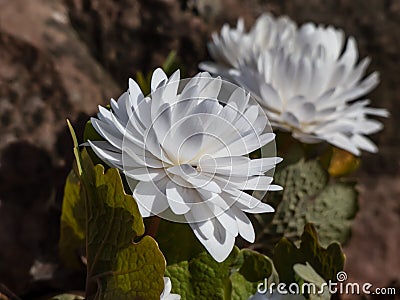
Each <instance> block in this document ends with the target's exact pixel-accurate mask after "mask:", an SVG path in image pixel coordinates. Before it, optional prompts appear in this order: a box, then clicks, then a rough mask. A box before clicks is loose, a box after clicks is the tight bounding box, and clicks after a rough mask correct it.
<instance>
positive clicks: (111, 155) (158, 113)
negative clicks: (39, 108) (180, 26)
mask: <svg viewBox="0 0 400 300" xmlns="http://www.w3.org/2000/svg"><path fill="white" fill-rule="evenodd" d="M181 85H182V84H181V82H180V73H179V70H178V71H177V72H175V73H174V74H173V75H172V76H171V77H170V78H169V79H168V78H167V76H166V75H165V74H164V72H163V71H162V70H161V69H157V70H155V72H154V73H153V76H152V81H151V89H152V93H151V95H150V96H149V97H145V96H144V95H143V94H142V91H141V90H140V88H139V86H138V85H137V83H136V82H135V81H133V80H130V81H129V90H128V92H126V93H124V94H123V95H122V96H121V97H120V98H119V100H118V101H117V102H116V101H114V100H111V108H112V110H111V111H110V110H107V109H105V108H103V107H99V110H100V111H99V114H98V119H97V118H92V119H91V121H92V124H93V127H94V128H95V129H96V131H97V132H98V133H99V134H100V135H101V136H102V137H103V138H104V139H105V140H106V141H89V144H90V146H91V147H92V149H93V150H94V151H95V153H96V154H97V155H98V156H99V157H100V158H102V159H103V160H104V161H105V162H106V163H108V164H109V165H110V166H113V167H117V168H119V169H120V170H122V171H123V173H124V174H125V175H126V177H127V180H128V182H130V184H131V187H134V189H133V196H134V198H135V199H136V200H137V203H138V206H139V209H140V212H141V214H142V216H143V217H148V216H151V215H160V216H162V217H168V218H172V220H181V221H183V222H187V223H189V224H190V226H191V228H192V229H193V231H194V233H195V235H196V237H197V238H198V239H199V240H200V242H201V243H202V244H203V245H204V246H205V247H206V249H207V250H208V251H209V253H210V254H211V255H212V256H213V257H214V258H215V259H216V260H217V261H223V260H224V259H225V258H226V257H227V256H228V255H229V253H230V252H231V250H232V248H233V246H234V242H235V237H236V236H237V235H241V236H242V237H243V238H244V239H246V240H247V241H249V242H253V241H254V238H255V233H254V229H253V226H252V224H251V222H250V220H249V218H248V217H247V215H246V214H245V213H264V212H272V211H273V209H272V207H270V206H269V205H267V204H265V203H262V202H261V201H260V200H258V199H257V198H255V197H253V196H251V195H249V194H248V193H246V192H244V190H255V191H258V190H262V191H267V190H280V189H281V187H279V186H276V185H272V184H271V182H272V180H273V178H272V177H269V176H266V175H264V173H265V172H267V171H269V170H271V169H273V168H274V167H275V165H276V163H278V162H279V161H280V160H281V159H279V158H277V157H267V158H260V159H256V160H250V159H249V158H248V157H247V156H246V155H247V154H248V153H250V152H252V151H254V150H256V149H259V148H261V147H262V146H264V145H266V144H268V143H270V142H273V141H274V137H275V136H274V134H273V133H271V132H266V130H267V129H268V126H267V125H268V119H267V118H266V116H265V114H264V113H263V110H262V109H261V108H260V107H259V105H258V104H257V103H256V102H255V101H254V103H251V101H250V95H249V94H246V93H245V92H244V90H243V89H241V88H237V87H235V89H234V90H233V92H231V93H230V94H229V99H228V100H227V102H226V104H225V105H222V104H221V103H220V102H219V101H218V100H219V99H220V98H221V95H222V94H224V93H225V94H226V92H227V91H226V90H224V88H223V81H222V80H221V79H220V78H212V77H211V76H210V75H209V74H208V73H199V74H198V75H197V76H195V77H194V78H192V79H190V80H189V81H187V82H186V84H185V85H184V87H182V86H181ZM229 85H230V86H232V85H231V84H229ZM137 181H139V183H137ZM136 183H137V185H135V184H136Z"/></svg>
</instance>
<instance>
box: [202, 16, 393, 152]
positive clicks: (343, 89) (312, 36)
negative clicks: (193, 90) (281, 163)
mask: <svg viewBox="0 0 400 300" xmlns="http://www.w3.org/2000/svg"><path fill="white" fill-rule="evenodd" d="M279 22H280V21H279V19H278V20H275V21H274V22H272V24H273V25H271V24H270V26H271V28H275V27H276V26H277V24H279ZM256 26H257V25H256ZM225 31H226V30H225ZM270 31H271V30H270V29H268V28H266V29H265V32H264V33H263V32H262V31H261V30H258V32H259V33H258V34H259V35H261V36H263V35H265V36H269V35H270ZM231 32H235V30H231ZM284 32H287V31H284ZM231 34H232V33H231ZM229 35H230V34H229V33H226V32H225V33H224V34H222V32H221V38H222V37H223V36H225V38H224V40H227V38H226V36H229ZM242 36H245V34H242ZM285 37H287V38H275V39H274V40H277V41H279V42H276V43H275V45H273V43H269V44H266V46H265V47H264V49H263V50H260V49H258V51H257V53H256V55H257V57H255V58H253V61H256V63H252V62H250V63H249V62H248V60H246V59H239V60H238V63H237V62H235V63H233V62H232V61H233V60H232V59H231V60H230V67H231V68H230V70H227V67H226V63H227V60H226V59H220V57H222V55H221V54H219V55H215V54H214V53H219V52H226V53H232V52H233V53H241V51H242V50H241V45H242V44H243V45H246V39H243V40H242V42H241V41H236V42H235V48H234V49H230V50H228V44H227V43H225V44H223V46H221V43H216V42H215V41H218V39H217V38H214V39H213V43H212V44H211V45H210V49H213V51H212V52H211V55H212V56H213V58H214V59H215V60H216V61H217V63H218V64H217V65H215V64H212V63H203V64H201V65H200V67H201V68H202V69H205V70H208V71H210V72H213V73H216V74H221V75H224V76H226V77H228V78H229V79H231V80H233V81H235V82H236V83H238V84H240V85H242V86H243V87H245V88H246V89H248V90H249V91H250V92H251V93H252V94H253V95H254V96H255V97H256V98H257V100H258V101H259V103H260V105H261V106H262V107H263V108H264V109H265V112H266V114H267V116H268V118H269V120H270V121H271V124H272V125H273V126H274V127H275V128H279V129H283V130H286V131H290V132H292V135H293V137H295V138H297V139H299V140H300V141H302V142H305V143H317V142H322V141H326V142H328V143H331V144H333V145H335V146H337V147H339V148H342V149H345V150H347V151H349V152H351V153H353V154H355V155H360V150H366V151H370V152H376V151H377V147H376V146H375V144H374V143H372V141H371V140H369V139H368V138H367V137H366V135H369V134H372V133H375V132H377V131H379V130H380V129H381V128H382V124H381V123H380V122H378V121H376V120H372V119H369V118H368V116H369V115H375V116H381V117H386V116H388V112H387V111H386V110H385V109H376V108H370V107H368V104H369V100H367V99H362V100H359V99H360V98H361V97H363V96H364V95H365V94H367V93H368V92H370V91H371V90H372V89H373V88H374V87H375V86H376V85H377V84H378V82H379V79H378V74H377V73H376V72H374V73H372V74H370V75H369V76H368V77H366V78H363V77H364V74H365V70H366V68H367V66H368V65H369V62H370V60H369V58H364V59H363V60H361V62H359V63H357V61H358V51H357V46H356V42H355V40H354V38H352V37H350V38H348V39H347V40H346V39H345V37H344V34H343V32H342V31H341V30H338V29H335V28H333V27H331V26H328V27H325V26H322V25H315V24H313V23H306V24H304V25H302V26H301V27H300V28H299V29H297V30H296V31H295V32H294V34H290V35H287V34H286V35H285ZM259 39H260V40H262V39H263V38H261V37H260V38H259ZM230 45H233V44H232V43H231V44H230ZM246 47H247V46H244V47H243V51H247V48H246ZM215 48H218V51H217V50H215ZM229 51H230V52H229ZM251 53H252V55H253V53H254V51H253V52H251ZM231 56H232V55H231ZM241 56H242V55H237V57H241ZM253 56H254V55H253Z"/></svg>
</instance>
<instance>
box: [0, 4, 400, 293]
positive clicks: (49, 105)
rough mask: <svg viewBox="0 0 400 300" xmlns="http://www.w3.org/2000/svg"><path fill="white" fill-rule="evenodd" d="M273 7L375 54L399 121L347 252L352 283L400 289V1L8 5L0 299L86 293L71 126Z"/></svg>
mask: <svg viewBox="0 0 400 300" xmlns="http://www.w3.org/2000/svg"><path fill="white" fill-rule="evenodd" d="M266 11H268V12H272V13H273V14H274V15H282V14H286V15H288V16H289V17H290V18H292V19H294V20H295V21H297V22H298V23H304V22H307V21H312V22H316V23H324V24H332V25H334V26H336V27H339V28H342V29H343V30H344V32H345V33H346V35H347V36H349V35H352V36H354V37H355V38H356V40H357V41H358V47H359V53H360V57H365V56H370V57H371V59H372V63H371V66H370V68H369V72H371V71H372V70H377V71H379V72H380V75H381V83H380V85H379V86H378V88H376V89H375V90H374V92H373V93H371V94H370V98H371V100H372V106H375V107H384V108H387V109H388V110H389V111H390V112H391V117H390V118H388V119H387V120H383V121H384V124H385V128H384V130H383V131H382V132H380V133H378V134H376V135H375V136H373V140H374V141H375V142H376V143H377V144H378V146H379V148H380V151H379V153H378V154H368V153H363V156H362V161H363V164H362V166H361V169H360V170H359V171H358V173H357V174H356V176H358V178H359V179H360V181H359V185H358V189H359V192H360V211H359V213H358V215H357V217H356V220H355V222H354V224H353V235H352V238H351V240H350V241H349V242H348V243H347V244H346V245H344V251H345V253H346V256H347V263H346V271H347V273H348V276H349V279H348V281H354V282H360V283H364V282H370V283H371V284H373V285H374V286H375V287H389V286H394V287H397V288H398V291H399V289H400V197H399V196H400V172H399V171H400V156H399V154H400V153H399V151H398V146H399V145H400V131H399V130H398V129H399V124H400V109H399V108H398V107H399V104H400V76H399V75H400V74H399V70H400V1H399V0H369V1H366V0H336V1H335V0H310V1H304V0H290V1H288V0H286V1H279V0H270V1H267V0H192V1H190V0H189V1H184V0H136V1H135V0H122V1H114V0H64V1H63V0H0V299H3V298H1V293H3V294H6V293H8V295H10V294H11V293H15V294H17V295H22V298H23V299H33V298H36V297H37V296H43V295H44V294H45V293H51V292H52V291H54V292H56V291H59V290H63V289H65V288H67V287H68V288H69V289H77V290H79V289H82V288H83V287H82V282H83V281H84V279H83V278H81V277H80V276H81V275H79V274H74V273H66V272H65V271H60V268H59V267H58V266H59V261H58V258H57V241H58V234H59V216H60V208H61V200H62V195H63V185H64V181H65V178H66V175H67V174H68V172H69V170H70V168H71V164H72V143H71V139H70V136H69V133H68V131H67V129H66V122H65V120H66V118H69V119H70V120H72V122H73V124H74V127H75V129H76V130H77V134H78V136H79V135H80V136H81V135H82V130H83V126H84V124H85V122H86V120H87V119H88V117H89V116H90V115H92V114H93V113H95V112H96V110H97V105H99V104H101V105H104V104H106V103H108V101H109V98H110V97H114V98H117V97H118V96H119V95H120V93H121V91H123V90H125V89H126V87H127V80H128V78H129V77H134V76H135V74H136V72H137V71H143V72H148V71H150V70H152V69H154V68H155V67H157V66H160V65H161V64H162V63H163V62H164V60H165V59H166V57H167V56H168V54H169V53H170V51H171V50H176V51H177V57H178V60H179V62H180V63H181V64H182V65H184V66H185V69H184V72H185V73H184V74H185V75H186V76H191V75H194V74H195V73H196V72H197V71H198V70H197V64H198V62H200V61H202V60H206V59H209V57H208V54H207V48H206V41H208V39H209V38H210V34H211V33H212V32H213V31H215V30H219V28H220V27H221V25H222V24H223V23H230V24H231V25H235V23H236V20H237V18H238V17H243V18H244V20H245V23H246V25H247V26H251V25H252V24H253V22H254V20H255V18H256V17H258V16H259V15H260V14H261V13H263V12H266ZM51 278H53V280H51ZM6 291H7V292H6ZM4 299H7V298H4ZM393 299H394V298H393Z"/></svg>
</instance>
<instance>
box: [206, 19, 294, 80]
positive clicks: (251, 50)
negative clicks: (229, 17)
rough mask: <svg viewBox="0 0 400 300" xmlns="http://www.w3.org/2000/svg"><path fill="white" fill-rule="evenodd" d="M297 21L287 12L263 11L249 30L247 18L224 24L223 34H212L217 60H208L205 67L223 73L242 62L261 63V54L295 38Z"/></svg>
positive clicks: (213, 48) (213, 49)
mask: <svg viewBox="0 0 400 300" xmlns="http://www.w3.org/2000/svg"><path fill="white" fill-rule="evenodd" d="M295 30H296V24H295V23H294V22H293V21H292V20H290V19H289V18H288V17H286V16H282V17H279V18H276V19H275V18H274V17H273V16H272V15H271V14H267V13H266V14H263V15H261V16H260V17H259V18H258V19H257V21H256V23H255V24H254V26H253V28H252V29H251V30H250V31H249V32H246V30H245V28H244V22H243V19H239V20H238V22H237V25H236V28H231V27H230V26H229V25H228V24H225V25H223V27H222V29H221V32H220V35H218V34H217V33H215V32H214V33H213V34H212V42H211V43H208V45H207V46H208V50H209V52H210V55H211V56H212V58H213V59H214V60H215V61H216V62H217V64H215V63H212V62H206V63H205V65H204V68H207V69H209V70H210V71H212V72H215V71H217V70H218V73H220V74H221V73H223V72H224V71H227V69H229V68H231V67H235V68H238V67H239V66H240V65H242V64H245V65H247V66H254V67H256V66H257V61H258V56H259V55H260V54H261V53H262V52H264V51H265V50H267V49H271V48H276V47H277V46H278V45H282V44H283V43H284V42H286V40H288V39H290V38H292V36H293V35H294V33H295Z"/></svg>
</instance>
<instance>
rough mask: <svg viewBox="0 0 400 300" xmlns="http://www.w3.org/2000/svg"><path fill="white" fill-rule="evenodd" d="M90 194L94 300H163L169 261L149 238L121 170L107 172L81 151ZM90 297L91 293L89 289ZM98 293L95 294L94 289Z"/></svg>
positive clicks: (90, 277) (89, 258) (89, 246)
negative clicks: (141, 299)
mask: <svg viewBox="0 0 400 300" xmlns="http://www.w3.org/2000/svg"><path fill="white" fill-rule="evenodd" d="M82 161H83V170H84V175H85V176H87V181H88V183H86V182H85V190H86V214H87V227H86V248H87V253H86V254H87V269H88V274H87V276H88V282H89V284H91V283H97V285H98V287H97V291H96V292H95V294H93V293H90V291H89V295H87V297H88V298H90V296H92V297H95V299H132V298H134V297H142V298H145V299H157V298H159V296H160V294H161V292H162V290H163V286H164V284H163V274H164V270H165V260H164V257H163V255H162V253H161V251H160V250H159V248H158V245H157V243H156V242H155V241H154V240H153V239H152V238H151V237H149V236H145V237H143V238H142V239H141V240H140V241H139V242H136V243H133V240H135V239H136V238H137V237H140V236H141V235H143V234H144V224H143V220H142V218H141V215H140V213H139V210H138V207H137V204H136V202H135V201H134V200H133V198H132V197H131V196H129V195H126V194H125V192H124V189H123V185H122V181H121V177H120V175H119V172H118V170H117V169H109V170H108V171H107V172H106V173H104V167H103V166H102V165H97V166H95V167H94V166H93V164H92V162H91V160H90V158H89V156H88V154H87V153H86V151H83V152H82ZM86 292H87V293H88V291H86ZM93 292H94V291H93Z"/></svg>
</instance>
